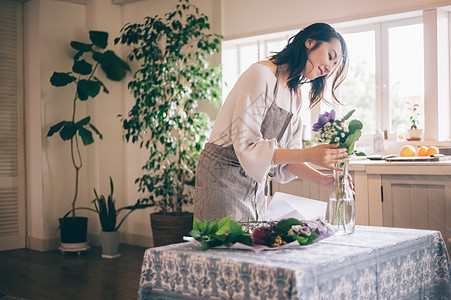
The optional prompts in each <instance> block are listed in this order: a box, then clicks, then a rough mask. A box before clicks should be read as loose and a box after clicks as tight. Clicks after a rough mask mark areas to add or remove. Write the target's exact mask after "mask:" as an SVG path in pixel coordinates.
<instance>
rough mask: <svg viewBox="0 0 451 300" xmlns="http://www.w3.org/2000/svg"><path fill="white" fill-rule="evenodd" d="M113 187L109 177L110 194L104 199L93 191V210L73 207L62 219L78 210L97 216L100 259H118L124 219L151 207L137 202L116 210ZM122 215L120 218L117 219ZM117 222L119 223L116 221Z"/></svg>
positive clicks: (148, 204) (150, 204)
mask: <svg viewBox="0 0 451 300" xmlns="http://www.w3.org/2000/svg"><path fill="white" fill-rule="evenodd" d="M113 192H114V185H113V179H112V178H111V177H110V194H109V195H108V196H107V197H105V196H104V195H100V196H99V194H97V191H96V189H94V195H95V198H94V200H92V203H93V204H94V208H90V207H75V208H73V209H72V210H70V211H69V212H68V213H67V214H66V215H65V216H64V217H63V218H67V216H68V215H69V214H70V213H72V212H74V211H76V210H79V209H82V210H88V211H92V212H95V213H97V214H98V216H99V221H100V225H101V227H102V232H101V233H100V240H101V245H102V257H105V258H115V257H119V256H120V254H119V252H118V248H119V228H120V227H121V225H122V223H124V221H125V219H127V217H128V216H129V215H130V214H131V213H132V212H133V211H135V210H137V209H143V208H147V207H151V206H153V204H152V203H141V202H140V201H137V202H136V203H135V204H134V205H128V206H123V207H121V208H116V200H115V199H114V196H113ZM121 213H122V218H120V219H118V217H119V215H120V214H121ZM118 220H119V221H118Z"/></svg>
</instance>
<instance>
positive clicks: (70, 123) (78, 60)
mask: <svg viewBox="0 0 451 300" xmlns="http://www.w3.org/2000/svg"><path fill="white" fill-rule="evenodd" d="M89 38H90V40H91V43H89V44H87V43H82V42H77V41H72V42H71V43H70V46H71V47H72V48H73V49H74V50H76V51H77V52H76V53H75V55H74V58H73V60H74V63H73V65H72V72H54V73H53V74H52V76H51V78H50V83H51V84H52V85H53V86H56V87H65V86H67V85H70V84H74V85H75V96H74V98H73V99H71V100H72V102H73V105H72V107H73V110H72V114H71V115H72V119H71V120H63V121H59V122H58V123H56V124H54V125H52V126H51V127H50V129H49V131H48V133H47V136H49V137H50V136H53V135H54V134H55V133H59V135H60V137H61V139H62V140H63V141H70V142H71V158H72V164H73V166H74V168H75V192H74V198H73V201H72V209H71V211H72V212H73V213H74V216H75V204H76V201H77V195H78V176H79V170H80V168H81V167H82V160H81V153H80V147H79V142H78V141H79V139H81V141H82V142H83V145H85V146H87V145H90V144H92V143H93V142H94V138H93V134H96V135H97V136H98V137H99V138H100V139H102V138H103V136H102V134H101V133H100V132H99V130H98V129H97V128H96V127H95V126H94V124H92V123H91V117H90V116H86V117H84V118H83V119H81V120H79V121H75V118H76V116H77V104H78V102H79V101H87V100H89V99H93V98H95V97H96V96H97V95H98V94H99V92H100V90H102V91H103V92H104V93H108V89H107V88H106V87H105V85H104V84H103V82H102V81H101V80H100V79H99V78H97V77H96V76H95V73H96V70H97V67H98V66H99V65H100V67H101V68H102V70H103V71H104V72H105V75H106V76H107V78H109V79H111V80H114V81H120V80H122V79H123V78H124V77H125V75H126V72H127V71H130V67H129V66H128V64H127V63H126V62H125V61H123V60H122V59H120V58H119V57H117V56H116V54H115V53H114V52H113V51H110V50H107V51H105V52H102V51H101V49H105V48H106V47H107V45H108V33H107V32H103V31H90V32H89Z"/></svg>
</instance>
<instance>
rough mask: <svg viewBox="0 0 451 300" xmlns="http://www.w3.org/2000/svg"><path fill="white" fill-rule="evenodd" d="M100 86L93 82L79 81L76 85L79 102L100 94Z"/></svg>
mask: <svg viewBox="0 0 451 300" xmlns="http://www.w3.org/2000/svg"><path fill="white" fill-rule="evenodd" d="M100 87H101V84H100V83H99V82H98V81H95V80H86V79H81V80H80V81H78V84H77V93H78V98H80V100H82V101H85V100H88V98H89V97H91V98H94V97H95V96H97V95H98V94H99V92H100Z"/></svg>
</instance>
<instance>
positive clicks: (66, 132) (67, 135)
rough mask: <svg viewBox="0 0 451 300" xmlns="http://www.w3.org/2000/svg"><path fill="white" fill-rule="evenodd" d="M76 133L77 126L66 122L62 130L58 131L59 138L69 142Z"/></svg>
mask: <svg viewBox="0 0 451 300" xmlns="http://www.w3.org/2000/svg"><path fill="white" fill-rule="evenodd" d="M76 133H77V126H76V125H75V124H74V123H73V122H69V121H66V123H65V124H64V126H63V129H61V131H60V136H61V138H62V139H63V140H64V141H67V140H70V139H72V138H73V137H74V135H75V134H76Z"/></svg>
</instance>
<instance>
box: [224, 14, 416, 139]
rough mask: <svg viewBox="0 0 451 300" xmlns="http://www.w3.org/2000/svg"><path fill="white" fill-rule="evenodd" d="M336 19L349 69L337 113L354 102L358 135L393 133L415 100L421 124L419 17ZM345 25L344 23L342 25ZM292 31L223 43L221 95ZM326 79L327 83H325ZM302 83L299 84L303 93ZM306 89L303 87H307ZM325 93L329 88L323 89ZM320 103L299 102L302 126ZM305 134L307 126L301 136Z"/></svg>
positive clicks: (405, 122)
mask: <svg viewBox="0 0 451 300" xmlns="http://www.w3.org/2000/svg"><path fill="white" fill-rule="evenodd" d="M349 24H351V23H348V24H347V25H343V24H342V25H340V24H338V25H336V26H335V27H336V28H337V30H338V31H339V32H340V33H341V34H342V35H343V37H344V39H345V40H346V43H347V45H348V51H349V71H348V75H347V78H346V80H345V81H344V82H343V83H342V85H341V86H340V87H339V90H338V92H337V95H338V97H339V100H340V101H341V102H342V103H343V104H344V106H341V105H334V108H335V110H336V111H337V112H338V114H339V115H343V114H344V113H346V112H348V111H349V110H351V109H352V108H356V112H355V114H354V117H355V118H358V119H360V120H363V121H364V130H363V134H364V135H370V134H373V133H374V132H375V131H376V128H377V127H379V128H380V129H381V130H387V131H388V132H389V133H390V134H391V135H390V136H391V137H393V138H395V137H396V133H397V131H399V130H407V129H409V128H410V120H409V114H408V109H407V102H408V103H410V104H412V105H413V104H419V105H420V119H419V123H420V124H421V125H420V126H421V127H422V125H424V117H423V116H424V114H423V113H421V112H422V111H423V109H424V83H423V81H424V53H423V49H424V46H423V44H424V43H423V23H422V18H421V17H414V18H411V17H410V18H406V19H401V20H397V21H387V22H375V23H367V24H366V25H359V26H349ZM345 26H346V27H345ZM296 33H297V31H295V32H289V33H287V32H284V33H279V34H278V36H276V35H274V34H272V35H268V36H259V37H254V38H247V39H245V40H244V39H243V40H241V41H240V40H231V41H226V42H224V43H223V55H222V63H223V69H224V81H225V82H226V83H227V86H226V87H225V89H224V90H223V98H224V99H225V98H226V96H227V94H228V92H229V91H230V89H231V88H232V87H233V84H234V83H235V81H236V79H237V78H238V77H239V75H240V74H241V73H242V72H244V71H245V70H246V68H247V67H249V66H250V65H251V64H252V63H254V62H256V61H258V60H260V59H266V58H267V57H268V55H269V54H270V53H271V52H274V51H280V50H282V49H283V47H284V46H285V45H286V43H287V41H288V38H289V37H290V36H291V35H293V34H296ZM330 86H331V84H329V87H330ZM306 90H307V88H303V93H302V94H303V98H304V99H306V97H307V93H306ZM307 92H308V90H307ZM326 98H327V99H330V94H329V93H326ZM322 110H330V107H327V106H326V105H321V106H318V108H315V109H314V110H309V109H308V105H307V104H306V105H304V106H303V110H302V114H303V115H302V116H303V123H304V125H305V126H306V128H311V120H316V115H317V114H318V113H320V112H321V111H322ZM310 137H311V132H310V130H307V131H306V132H305V138H306V139H309V138H310Z"/></svg>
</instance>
